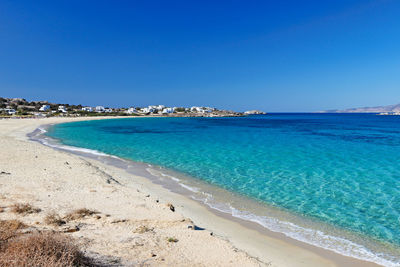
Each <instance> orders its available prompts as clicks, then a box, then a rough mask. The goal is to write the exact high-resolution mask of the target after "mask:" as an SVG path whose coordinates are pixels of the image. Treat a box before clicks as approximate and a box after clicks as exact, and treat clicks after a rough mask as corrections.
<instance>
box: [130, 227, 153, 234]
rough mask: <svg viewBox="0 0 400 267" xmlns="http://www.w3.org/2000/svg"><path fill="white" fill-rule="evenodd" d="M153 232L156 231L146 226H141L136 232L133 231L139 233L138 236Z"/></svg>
mask: <svg viewBox="0 0 400 267" xmlns="http://www.w3.org/2000/svg"><path fill="white" fill-rule="evenodd" d="M153 230H154V228H149V227H147V226H145V225H141V226H139V227H138V228H136V230H135V231H133V232H134V233H137V234H144V233H147V232H150V231H153Z"/></svg>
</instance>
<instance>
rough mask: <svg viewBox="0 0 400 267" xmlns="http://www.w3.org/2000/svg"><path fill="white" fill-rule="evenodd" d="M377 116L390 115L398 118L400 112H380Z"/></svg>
mask: <svg viewBox="0 0 400 267" xmlns="http://www.w3.org/2000/svg"><path fill="white" fill-rule="evenodd" d="M378 115H392V116H400V112H381V113H379V114H378Z"/></svg>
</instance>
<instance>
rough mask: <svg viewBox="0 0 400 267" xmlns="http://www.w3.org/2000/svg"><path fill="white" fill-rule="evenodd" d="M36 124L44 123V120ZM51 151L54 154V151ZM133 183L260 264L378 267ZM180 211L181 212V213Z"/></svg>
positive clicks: (105, 166) (147, 184)
mask: <svg viewBox="0 0 400 267" xmlns="http://www.w3.org/2000/svg"><path fill="white" fill-rule="evenodd" d="M122 118H124V117H122ZM125 118H126V117H125ZM91 119H103V118H98V117H96V118H82V119H57V120H55V123H63V122H68V121H78V120H91ZM106 119H114V118H106ZM40 120H42V121H44V120H46V119H40ZM47 124H49V123H47ZM36 126H37V127H36V128H38V127H40V125H37V124H36ZM36 128H35V129H36ZM31 129H32V128H31ZM30 132H33V131H30ZM30 132H27V129H24V130H22V132H20V133H19V134H18V132H17V134H16V136H17V138H21V139H22V140H23V139H24V137H23V136H21V134H23V133H25V134H27V133H30ZM14 137H15V133H14ZM53 150H54V151H57V150H56V149H53ZM78 157H79V156H78ZM89 162H91V164H94V165H98V166H100V167H101V168H103V169H105V170H107V171H111V172H115V173H117V174H118V175H121V172H125V171H124V170H123V169H120V168H118V167H115V166H111V165H108V164H104V163H101V162H99V161H98V160H96V159H90V160H89ZM135 179H137V180H140V183H141V184H143V185H145V187H146V188H147V190H148V192H150V193H151V195H153V194H154V193H156V194H157V195H159V196H162V198H163V199H166V200H168V201H170V202H172V203H174V205H176V204H175V203H178V205H177V206H178V207H180V208H179V212H181V213H182V215H183V216H185V217H189V218H190V219H192V220H193V221H194V222H195V223H196V225H199V226H200V227H204V228H205V229H207V230H211V231H213V232H214V233H216V234H217V235H219V236H222V237H223V238H224V239H228V240H229V241H230V242H231V243H232V244H233V245H234V246H235V247H237V248H239V249H241V250H243V251H245V252H247V253H248V254H249V255H251V256H253V257H256V258H258V259H260V260H261V261H262V262H264V263H266V262H272V266H335V265H336V266H348V265H351V266H361V265H362V266H378V265H376V264H374V263H370V262H367V261H362V260H358V259H355V258H350V257H347V256H343V255H340V254H337V253H335V252H332V251H328V250H326V249H323V248H319V247H315V246H313V245H308V244H306V243H303V242H301V241H297V240H294V239H292V238H289V237H286V236H285V235H284V234H282V233H276V232H272V231H269V230H268V229H266V228H264V227H262V226H261V225H259V224H257V223H254V222H249V221H245V220H242V219H239V218H236V217H233V216H232V215H228V214H226V213H223V212H218V211H216V210H215V209H211V208H210V207H208V206H206V205H205V204H202V203H199V202H198V201H195V200H192V199H189V198H188V197H186V196H184V195H180V194H177V193H174V192H171V191H169V190H168V189H165V188H163V187H162V185H157V184H155V183H153V182H152V181H150V180H149V179H148V178H145V177H139V176H135ZM128 183H129V182H128ZM160 198H161V197H160ZM181 207H183V208H182V209H181ZM277 255H278V256H277Z"/></svg>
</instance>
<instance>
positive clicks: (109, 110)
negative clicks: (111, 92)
mask: <svg viewBox="0 0 400 267" xmlns="http://www.w3.org/2000/svg"><path fill="white" fill-rule="evenodd" d="M113 111H114V110H113V109H112V108H105V109H104V112H105V113H111V112H113Z"/></svg>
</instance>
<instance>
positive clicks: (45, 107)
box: [39, 105, 50, 111]
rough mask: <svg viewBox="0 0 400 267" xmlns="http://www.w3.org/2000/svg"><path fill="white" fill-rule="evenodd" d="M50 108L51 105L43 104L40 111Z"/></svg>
mask: <svg viewBox="0 0 400 267" xmlns="http://www.w3.org/2000/svg"><path fill="white" fill-rule="evenodd" d="M49 109H50V106H49V105H43V106H41V107H40V109H39V111H48V110H49Z"/></svg>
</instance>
